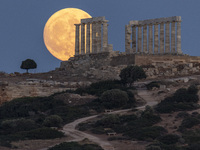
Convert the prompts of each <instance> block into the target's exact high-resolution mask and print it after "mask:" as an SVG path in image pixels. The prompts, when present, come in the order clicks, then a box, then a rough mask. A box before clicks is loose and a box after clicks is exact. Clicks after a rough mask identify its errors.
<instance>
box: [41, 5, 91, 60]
mask: <svg viewBox="0 0 200 150" xmlns="http://www.w3.org/2000/svg"><path fill="white" fill-rule="evenodd" d="M85 18H91V16H90V15H89V14H88V13H86V12H85V11H83V10H81V9H77V8H65V9H62V10H59V11H57V12H56V13H54V14H53V15H52V16H51V17H50V18H49V20H48V21H47V23H46V25H45V27H44V33H43V37H44V43H45V45H46V48H47V49H48V51H49V52H50V53H51V54H52V55H53V56H54V57H56V58H58V59H59V60H62V61H66V60H68V59H69V58H70V57H73V56H74V54H75V26H74V24H80V22H81V19H85Z"/></svg>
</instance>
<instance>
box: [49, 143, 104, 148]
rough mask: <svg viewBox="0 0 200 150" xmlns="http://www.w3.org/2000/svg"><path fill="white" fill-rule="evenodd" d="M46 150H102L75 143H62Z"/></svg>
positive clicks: (93, 146)
mask: <svg viewBox="0 0 200 150" xmlns="http://www.w3.org/2000/svg"><path fill="white" fill-rule="evenodd" d="M48 150H103V149H102V148H101V147H100V146H98V145H95V144H84V145H81V144H79V143H77V142H69V143H67V142H64V143H61V144H59V145H56V146H54V147H52V148H49V149H48Z"/></svg>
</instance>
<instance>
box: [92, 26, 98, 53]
mask: <svg viewBox="0 0 200 150" xmlns="http://www.w3.org/2000/svg"><path fill="white" fill-rule="evenodd" d="M96 44H97V43H96V23H95V22H93V23H92V53H96V52H97V48H96Z"/></svg>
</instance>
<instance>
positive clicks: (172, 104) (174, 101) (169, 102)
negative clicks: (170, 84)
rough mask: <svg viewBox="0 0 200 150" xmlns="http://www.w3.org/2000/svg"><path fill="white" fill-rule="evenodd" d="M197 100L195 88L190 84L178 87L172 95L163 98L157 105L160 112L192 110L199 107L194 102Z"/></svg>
mask: <svg viewBox="0 0 200 150" xmlns="http://www.w3.org/2000/svg"><path fill="white" fill-rule="evenodd" d="M198 101H199V98H198V95H197V88H196V87H195V86H190V87H189V88H188V89H185V88H181V89H178V90H177V91H176V92H175V93H174V95H173V96H170V97H167V98H165V99H164V100H163V101H161V102H160V103H159V104H158V105H157V106H156V108H155V109H156V110H157V111H158V112H160V113H170V112H173V111H183V110H194V109H197V108H199V105H198V104H196V103H197V102H198Z"/></svg>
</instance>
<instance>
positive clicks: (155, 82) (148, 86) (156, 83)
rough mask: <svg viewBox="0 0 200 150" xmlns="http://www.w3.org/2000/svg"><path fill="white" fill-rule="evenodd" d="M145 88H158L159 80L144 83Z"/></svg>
mask: <svg viewBox="0 0 200 150" xmlns="http://www.w3.org/2000/svg"><path fill="white" fill-rule="evenodd" d="M146 87H147V90H152V88H153V87H156V88H159V87H160V82H159V81H153V82H150V83H149V84H147V85H146Z"/></svg>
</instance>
